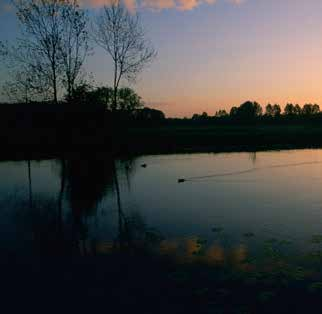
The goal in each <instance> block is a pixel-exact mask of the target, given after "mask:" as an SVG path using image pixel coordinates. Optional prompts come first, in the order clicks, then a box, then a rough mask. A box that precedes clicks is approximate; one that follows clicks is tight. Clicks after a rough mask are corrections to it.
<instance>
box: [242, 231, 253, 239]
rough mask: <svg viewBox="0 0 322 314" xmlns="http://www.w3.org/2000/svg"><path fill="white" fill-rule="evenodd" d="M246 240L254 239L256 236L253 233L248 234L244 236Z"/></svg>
mask: <svg viewBox="0 0 322 314" xmlns="http://www.w3.org/2000/svg"><path fill="white" fill-rule="evenodd" d="M243 236H244V237H245V238H252V237H255V234H254V233H253V232H246V233H244V234H243Z"/></svg>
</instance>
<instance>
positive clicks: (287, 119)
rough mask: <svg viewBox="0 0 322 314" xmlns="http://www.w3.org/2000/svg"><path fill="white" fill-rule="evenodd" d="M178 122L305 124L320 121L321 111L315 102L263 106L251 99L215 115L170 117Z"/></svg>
mask: <svg viewBox="0 0 322 314" xmlns="http://www.w3.org/2000/svg"><path fill="white" fill-rule="evenodd" d="M170 120H171V121H173V122H174V123H180V124H194V125H202V124H214V125H215V124H216V125H226V124H227V125H231V124H234V125H240V124H254V123H255V124H259V125H260V124H303V123H304V124H305V123H312V122H322V113H321V111H320V107H319V105H317V104H305V105H304V106H303V107H301V106H299V105H298V104H295V105H294V104H291V103H288V104H286V106H285V107H284V109H282V108H281V106H280V105H278V104H275V105H271V104H268V105H266V106H265V107H264V108H263V107H262V106H261V105H260V104H258V103H257V102H253V101H246V102H245V103H243V104H241V105H240V106H239V107H232V108H231V109H230V111H229V112H227V111H226V110H218V111H216V113H215V115H213V116H211V115H208V114H207V113H206V112H203V113H202V114H194V115H193V116H192V117H191V118H190V119H188V118H184V119H170Z"/></svg>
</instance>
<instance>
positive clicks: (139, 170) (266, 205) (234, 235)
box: [0, 150, 322, 260]
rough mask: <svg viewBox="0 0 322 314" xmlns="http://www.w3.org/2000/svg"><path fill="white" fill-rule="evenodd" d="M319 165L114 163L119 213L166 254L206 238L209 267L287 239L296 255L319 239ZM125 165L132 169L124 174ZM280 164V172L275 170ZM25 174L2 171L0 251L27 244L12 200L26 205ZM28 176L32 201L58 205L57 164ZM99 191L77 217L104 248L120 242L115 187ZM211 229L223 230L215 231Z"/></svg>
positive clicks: (295, 159) (304, 156)
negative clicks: (161, 242)
mask: <svg viewBox="0 0 322 314" xmlns="http://www.w3.org/2000/svg"><path fill="white" fill-rule="evenodd" d="M319 161H322V151H321V150H298V151H281V152H261V153H256V155H255V154H254V153H223V154H191V155H165V156H143V157H138V158H136V159H134V160H131V161H118V162H117V168H118V180H119V183H120V192H121V202H122V206H123V211H124V213H125V215H129V216H130V215H132V214H133V213H139V214H140V216H141V217H142V220H143V221H144V223H145V224H146V226H148V227H150V228H155V229H156V230H158V231H159V232H160V233H161V234H162V235H163V236H164V237H165V238H166V239H167V241H168V244H169V248H171V247H175V246H176V245H178V244H177V243H176V242H175V240H173V241H172V242H171V239H178V238H181V239H182V238H191V237H193V236H195V237H200V238H202V239H206V240H207V241H208V248H207V253H206V254H208V255H209V258H210V259H211V258H212V259H214V260H215V259H218V260H220V259H222V258H224V257H223V256H224V255H225V254H226V253H225V250H224V249H223V248H225V247H229V248H236V247H239V248H243V250H242V251H243V252H244V251H246V248H250V249H252V248H256V247H257V246H258V245H259V244H260V243H263V241H265V240H268V239H270V238H278V239H285V240H290V241H293V246H295V247H296V248H300V247H301V248H307V247H310V244H309V240H310V238H311V236H312V235H315V234H322V193H321V187H320V185H321V184H322V164H319V163H312V162H319ZM297 163H302V164H301V165H295V164H297ZM142 164H146V165H147V167H146V168H143V167H141V165H142ZM126 165H131V167H130V168H129V169H127V170H126ZM279 165H283V167H277V168H276V167H272V166H279ZM287 165H290V166H287ZM80 166H82V162H80ZM96 166H97V165H96ZM86 167H88V169H87V171H91V168H90V167H91V166H89V165H88V164H87V165H86ZM254 167H255V168H256V169H257V170H256V171H251V172H247V173H240V174H235V175H229V176H223V177H213V178H206V179H202V178H200V179H198V180H195V181H191V182H190V181H188V182H184V183H181V184H178V179H179V178H191V177H202V176H209V175H212V174H222V173H233V172H241V171H244V170H248V169H252V168H254ZM27 171H28V169H27V163H26V162H2V163H1V164H0V175H1V176H0V193H1V195H0V199H1V212H0V216H1V223H0V225H1V230H2V231H0V232H1V234H2V241H1V243H2V245H5V242H6V241H7V242H8V241H9V242H10V243H14V240H15V239H16V240H17V239H20V240H21V239H22V238H24V237H25V234H24V233H23V232H24V231H23V230H24V229H23V228H22V227H21V221H20V224H17V219H16V217H17V214H16V212H17V211H18V212H19V210H20V209H19V208H18V207H17V205H16V204H17V203H16V201H19V200H22V201H24V202H28V172H27ZM102 171H107V170H106V169H105V170H102ZM31 172H32V191H33V196H34V198H35V202H37V199H46V200H50V201H51V202H56V201H57V198H58V195H59V190H60V183H61V181H60V174H61V167H60V163H59V161H54V160H52V161H41V162H36V161H33V162H32V169H31ZM87 174H88V172H87ZM75 180H76V182H75ZM80 180H85V181H86V175H85V176H83V177H80V178H76V179H74V183H73V184H75V183H77V184H80V185H82V184H85V185H84V186H85V187H86V184H88V187H89V188H90V186H91V185H92V184H93V182H80ZM92 180H93V178H92ZM103 181H104V180H103ZM68 184H69V181H68V180H67V183H66V187H67V188H66V190H65V194H64V198H65V201H64V219H65V221H66V222H68V223H70V222H71V221H72V220H73V217H74V216H75V211H74V212H73V213H74V216H73V214H71V210H70V208H69V200H70V198H69V196H68V193H69V188H68ZM112 185H113V184H112ZM81 191H82V195H80V196H79V198H80V199H86V189H84V188H82V190H81ZM103 191H105V192H104V193H105V196H104V197H103V199H101V200H99V203H98V204H97V206H94V207H95V208H94V210H91V211H88V214H86V213H82V215H83V217H82V223H83V224H84V225H86V236H87V237H88V238H90V239H95V240H96V241H98V242H100V241H101V242H102V243H103V242H104V241H112V240H114V239H115V238H116V237H117V226H118V225H117V223H118V215H117V202H116V196H115V188H114V186H109V187H103ZM91 196H93V195H91ZM73 197H74V198H75V197H76V198H77V196H75V195H74V196H73ZM22 210H26V209H21V211H22ZM26 213H28V212H27V211H26ZM74 219H75V217H74ZM19 228H20V229H19ZM21 228H22V229H21ZM216 228H218V229H221V228H222V231H220V232H216V231H215V232H214V230H216ZM25 229H26V230H27V229H28V228H25ZM28 230H29V229H28ZM250 232H251V233H253V234H254V236H253V237H249V238H247V237H246V236H245V234H246V233H250ZM191 241H192V240H191ZM187 243H190V242H187ZM190 244H191V245H192V246H193V245H194V244H193V242H191V243H190ZM13 245H14V244H13ZM187 245H188V244H187ZM164 249H165V248H164Z"/></svg>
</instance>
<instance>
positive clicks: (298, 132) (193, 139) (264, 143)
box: [123, 125, 322, 151]
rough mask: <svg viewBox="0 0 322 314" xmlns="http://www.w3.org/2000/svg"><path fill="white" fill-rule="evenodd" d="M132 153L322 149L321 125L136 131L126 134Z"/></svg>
mask: <svg viewBox="0 0 322 314" xmlns="http://www.w3.org/2000/svg"><path fill="white" fill-rule="evenodd" d="M123 143H126V144H127V147H128V149H130V150H135V151H136V150H138V151H140V150H142V151H149V150H152V151H158V150H160V151H167V150H169V151H185V150H187V151H189V150H191V151H205V150H216V151H217V150H254V149H274V148H276V149H278V148H305V147H320V146H322V125H321V126H320V125H286V126H280V125H278V126H276V125H274V126H194V127H193V126H192V127H186V126H165V127H157V128H136V129H131V130H130V131H129V132H128V133H126V134H125V137H124V138H123Z"/></svg>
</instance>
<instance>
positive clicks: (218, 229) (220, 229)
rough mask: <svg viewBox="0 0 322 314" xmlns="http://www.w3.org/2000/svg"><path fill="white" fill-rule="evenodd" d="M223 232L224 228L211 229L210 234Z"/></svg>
mask: <svg viewBox="0 0 322 314" xmlns="http://www.w3.org/2000/svg"><path fill="white" fill-rule="evenodd" d="M223 230H224V228H221V227H214V228H212V229H211V231H212V232H215V233H219V232H222V231H223Z"/></svg>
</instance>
